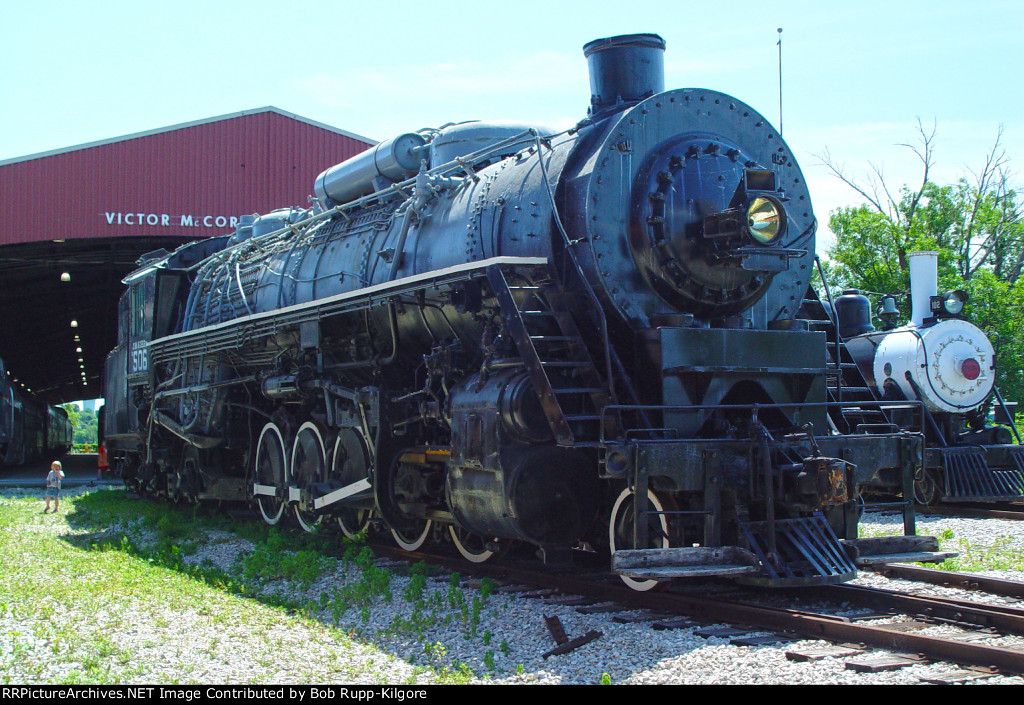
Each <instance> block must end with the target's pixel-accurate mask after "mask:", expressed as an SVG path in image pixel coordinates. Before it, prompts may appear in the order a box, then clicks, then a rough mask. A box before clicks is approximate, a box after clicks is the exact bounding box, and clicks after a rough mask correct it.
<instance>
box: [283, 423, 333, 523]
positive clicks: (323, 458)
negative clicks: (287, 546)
mask: <svg viewBox="0 0 1024 705" xmlns="http://www.w3.org/2000/svg"><path fill="white" fill-rule="evenodd" d="M310 432H312V434H313V437H314V438H315V439H316V444H315V445H314V452H317V453H319V459H320V468H321V470H324V469H326V467H327V454H326V451H325V450H324V438H323V436H321V435H320V429H318V428H317V427H316V424H314V423H312V422H310V421H307V422H306V423H304V424H302V425H301V426H299V431H298V433H296V434H295V441H294V442H293V443H292V458H291V463H289V465H288V471H289V477H288V479H289V481H291V479H292V477H291V475H292V473H293V472H294V470H295V466H296V465H295V464H296V459H297V456H298V454H299V449H300V448H301V443H302V439H303V435H304V434H305V435H307V436H308V435H309V433H310ZM294 511H295V518H296V519H297V520H298V522H299V526H301V527H302V530H303V531H309V532H312V531H313V529H314V528H316V527H317V526H319V525H320V523H321V522H322V521H323V520H324V518H323V515H317V517H316V519H315V520H314V521H308V520H307V519H306V517H305V516H304V513H303V511H302V510H301V509H300V508H299V505H298V504H296V505H295V507H294Z"/></svg>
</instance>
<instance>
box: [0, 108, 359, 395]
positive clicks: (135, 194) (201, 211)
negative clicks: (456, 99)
mask: <svg viewBox="0 0 1024 705" xmlns="http://www.w3.org/2000/svg"><path fill="white" fill-rule="evenodd" d="M373 144H374V142H373V141H372V140H369V139H367V138H365V137H360V136H359V135H354V134H352V133H350V132H346V131H344V130H340V129H337V128H334V127H330V126H328V125H323V124H320V123H317V122H313V121H311V120H307V119H305V118H302V117H299V116H297V115H292V114H290V113H286V112H284V111H282V110H278V109H277V108H272V107H267V108H261V109H258V110H249V111H244V112H240V113H233V114H230V115H223V116H220V117H214V118H209V119H206V120H199V121H196V122H190V123H186V124H181V125H174V126H171V127H166V128H161V129H157V130H151V131H147V132H141V133H137V134H132V135H126V136H124V137H117V138H112V139H108V140H102V141H99V142H93V143H89V144H84V145H79V146H75V147H69V148H67V149H61V150H55V151H52V152H45V153H42V154H33V155H29V156H26V157H21V158H17V159H9V160H6V161H0V359H3V360H4V361H5V362H6V364H7V368H8V370H10V371H11V374H12V376H17V377H18V379H19V384H20V385H21V386H22V387H24V388H25V390H26V391H27V390H31V391H32V393H34V394H38V395H40V396H42V397H44V398H45V399H46V400H47V401H50V402H52V403H56V402H62V401H71V400H76V399H87V398H92V397H96V396H99V395H100V393H101V392H100V386H99V375H100V372H101V370H102V366H103V364H102V363H103V360H104V358H105V357H106V354H107V352H108V351H109V350H110V349H111V348H112V347H113V346H114V343H115V339H116V318H117V317H116V311H117V300H118V297H119V296H120V293H121V290H122V287H121V283H120V282H121V279H122V278H123V277H124V276H125V275H126V274H127V273H128V272H129V271H131V269H132V268H133V267H134V265H135V261H136V260H137V259H138V258H139V256H140V255H142V254H144V253H146V252H150V251H152V250H155V249H159V248H166V249H168V250H170V249H173V248H174V247H177V246H178V245H180V244H182V243H183V242H186V241H188V240H195V239H201V238H206V237H211V236H214V235H221V234H224V233H226V232H231V231H232V230H234V223H235V222H236V221H237V218H238V217H239V216H241V215H244V214H251V213H266V212H269V211H271V210H274V209H276V208H281V207H287V206H299V207H306V206H307V205H308V204H309V197H310V195H311V194H312V192H313V181H314V179H315V178H316V176H317V175H318V174H319V173H320V172H321V171H323V170H324V169H326V168H328V167H330V166H332V165H334V164H337V163H339V162H342V161H344V160H345V159H348V158H349V157H351V156H354V155H355V154H358V153H359V152H362V151H363V150H365V149H366V148H367V147H370V146H372V145H373ZM72 321H74V322H75V323H76V324H77V325H76V326H75V327H72ZM79 348H80V349H81V352H78V350H79Z"/></svg>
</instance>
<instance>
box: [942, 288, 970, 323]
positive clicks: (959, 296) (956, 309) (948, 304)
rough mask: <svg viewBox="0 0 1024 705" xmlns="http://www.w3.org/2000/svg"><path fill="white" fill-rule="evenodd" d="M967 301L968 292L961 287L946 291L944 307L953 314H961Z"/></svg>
mask: <svg viewBox="0 0 1024 705" xmlns="http://www.w3.org/2000/svg"><path fill="white" fill-rule="evenodd" d="M966 303H967V292H966V291H962V290H960V289H956V290H954V291H949V292H946V296H945V299H944V300H943V302H942V307H943V308H944V309H945V310H946V313H948V314H949V315H951V316H959V315H960V313H961V312H962V311H963V310H964V304H966Z"/></svg>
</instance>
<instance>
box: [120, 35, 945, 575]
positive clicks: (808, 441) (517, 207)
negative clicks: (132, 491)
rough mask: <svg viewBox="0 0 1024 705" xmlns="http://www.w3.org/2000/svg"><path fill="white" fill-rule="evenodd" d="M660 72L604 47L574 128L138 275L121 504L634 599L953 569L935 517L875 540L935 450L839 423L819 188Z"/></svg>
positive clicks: (287, 218) (492, 150) (284, 216)
mask: <svg viewBox="0 0 1024 705" xmlns="http://www.w3.org/2000/svg"><path fill="white" fill-rule="evenodd" d="M664 47H665V44H664V41H663V40H662V39H661V38H660V37H658V36H657V35H652V34H642V35H629V36H623V37H613V38H609V39H601V40H597V41H594V42H590V43H588V44H587V45H586V46H585V47H584V53H585V55H586V57H587V59H588V62H589V65H590V70H591V93H592V100H591V103H592V104H591V108H590V110H589V115H588V117H587V118H586V119H584V120H583V121H581V122H580V123H579V124H578V125H576V126H575V127H573V128H572V129H569V130H567V131H564V132H560V133H552V132H550V131H547V130H543V129H541V128H538V127H535V126H529V125H516V124H507V123H483V122H465V123H458V124H450V125H446V126H444V127H442V128H439V129H436V130H421V131H419V132H415V133H409V134H404V135H401V136H399V137H396V138H394V139H391V140H388V141H386V142H382V143H380V144H378V145H377V146H376V147H374V148H373V149H371V150H369V151H368V152H365V153H363V154H361V155H359V156H357V157H354V158H352V159H350V160H348V161H346V162H344V163H342V164H339V165H337V166H335V167H333V168H331V169H328V170H327V171H325V172H324V173H322V174H321V175H320V176H319V177H318V178H317V180H316V183H315V192H316V205H315V207H314V208H312V209H309V210H285V211H277V212H274V213H271V214H269V215H267V216H263V217H260V218H257V219H255V220H252V221H250V222H246V223H245V224H243V225H242V226H240V227H239V229H238V230H237V231H236V232H235V233H234V234H233V235H231V236H224V237H220V238H214V239H211V240H206V241H203V242H198V243H194V244H191V245H187V246H185V247H182V248H180V249H179V250H177V251H176V252H174V253H166V252H160V253H154V254H153V255H152V256H150V257H148V258H144V260H142V261H140V269H139V270H137V271H136V272H135V273H133V274H132V275H130V276H129V277H128V278H127V279H126V280H125V283H126V285H127V287H128V289H127V292H126V294H125V296H124V297H123V299H122V302H121V314H120V315H121V325H120V340H119V344H118V346H117V348H116V349H115V350H114V351H113V352H112V353H111V355H110V357H109V359H108V362H107V375H106V411H107V414H106V421H105V426H106V428H105V437H106V441H107V444H108V450H109V453H110V455H111V459H112V462H113V463H114V464H116V465H117V466H118V468H119V470H120V472H121V474H122V475H123V476H124V477H125V478H126V479H128V481H129V482H130V483H131V484H132V486H134V487H136V488H138V489H139V490H140V491H143V492H147V493H151V494H154V495H157V496H163V497H168V498H171V499H180V500H190V501H192V500H199V499H205V498H218V499H226V500H244V501H251V502H253V503H254V504H255V505H256V507H258V509H259V511H260V513H261V514H262V516H263V518H264V519H265V520H266V521H267V522H269V523H272V524H273V523H276V522H278V521H280V520H281V519H282V517H284V516H285V514H286V513H288V514H289V515H290V514H294V516H295V519H296V520H297V521H298V523H299V524H300V525H301V526H302V527H304V528H306V529H309V530H312V529H314V528H315V527H318V526H321V525H324V524H327V523H329V524H331V525H336V526H337V527H338V528H339V529H340V531H342V532H343V533H344V534H346V535H349V536H352V535H355V534H357V533H358V532H361V531H363V530H365V529H367V527H370V528H373V529H376V528H381V527H383V528H384V529H385V530H387V531H390V533H391V535H392V536H393V537H394V540H395V541H396V542H397V543H398V544H399V545H400V546H402V547H404V548H406V549H408V550H416V549H418V548H420V547H421V546H423V545H424V544H425V543H426V542H427V541H428V540H431V539H440V538H444V539H445V540H448V541H450V542H452V543H453V544H454V546H455V547H456V548H457V549H458V551H459V552H460V553H461V554H462V555H463V556H465V557H466V558H467V559H468V560H471V561H484V560H487V559H489V558H491V557H493V556H495V555H497V554H499V553H501V552H503V551H504V550H505V549H507V548H509V547H510V546H512V545H513V544H517V545H520V546H523V545H527V546H532V547H535V549H536V553H537V554H538V555H539V556H540V557H541V558H542V559H543V560H544V561H545V562H549V563H565V562H568V561H570V560H571V559H572V557H573V555H574V551H577V550H594V551H608V552H609V553H611V554H612V558H613V560H612V568H613V570H614V571H615V572H617V573H618V574H620V575H621V576H622V577H623V579H624V580H626V582H627V583H629V584H630V585H631V586H633V587H634V588H636V589H647V588H650V587H652V586H653V585H655V584H656V583H657V582H658V581H662V580H668V579H672V578H676V577H685V576H700V575H724V576H734V577H736V578H737V579H741V580H746V581H751V582H755V583H759V584H768V585H799V584H817V583H826V582H837V581H842V580H845V579H848V578H850V577H852V576H853V575H855V574H856V568H857V566H858V565H866V564H871V563H884V562H887V561H890V560H908V559H913V560H939V559H941V558H942V557H943V555H944V554H939V553H938V552H937V543H936V541H935V540H934V539H933V538H932V537H916V536H913V534H914V515H913V506H912V502H910V501H909V500H908V501H903V502H900V503H899V506H901V507H902V509H903V511H904V519H905V521H904V525H905V529H906V533H907V534H909V535H907V536H904V537H896V538H889V539H881V540H879V539H858V538H857V525H858V521H859V516H860V513H861V511H862V509H863V494H862V493H863V490H864V489H865V488H867V487H869V486H870V487H878V488H886V487H888V488H893V489H895V490H896V491H898V492H902V493H903V496H905V497H909V496H910V492H911V488H912V482H913V477H914V474H915V472H918V471H919V470H920V469H921V466H922V457H923V454H924V450H925V448H924V439H923V437H922V435H921V434H920V433H908V432H905V431H900V430H895V429H892V428H890V427H888V426H879V427H874V428H871V429H869V431H870V432H865V430H864V429H860V430H858V431H857V432H853V430H852V422H851V419H852V418H854V417H855V416H856V415H858V414H861V415H863V414H867V413H869V411H872V410H876V409H877V407H878V403H877V402H871V401H863V402H856V403H855V404H852V405H851V404H850V403H847V402H843V401H842V400H838V399H836V389H837V385H838V381H837V379H836V378H837V375H838V374H839V371H840V360H839V359H838V358H836V357H835V355H834V351H833V347H832V346H830V344H829V338H830V336H831V337H832V338H835V333H834V330H832V329H833V328H834V326H832V325H831V323H830V321H829V320H828V319H826V320H824V321H823V320H822V319H821V316H820V315H817V314H815V313H813V312H811V311H812V310H813V311H817V312H820V311H821V310H822V306H821V302H820V301H819V300H818V297H817V296H816V295H815V292H814V290H813V289H812V288H811V287H810V286H809V283H810V279H811V273H812V267H813V266H814V262H815V256H814V235H815V218H814V215H813V212H812V209H811V203H810V198H809V195H808V191H807V187H806V183H805V181H804V178H803V176H802V174H801V172H800V168H799V167H798V165H797V163H796V160H795V159H794V158H793V155H792V153H791V152H790V150H789V148H788V147H787V146H786V144H785V143H784V142H783V141H782V139H781V136H780V135H779V133H778V132H776V131H775V130H774V129H773V128H772V127H771V126H770V125H769V124H768V122H767V121H766V120H765V119H764V117H762V116H761V115H759V114H758V113H757V112H756V111H754V110H753V109H751V108H750V107H748V106H747V105H745V104H743V103H741V102H740V101H738V100H736V99H735V98H732V97H730V96H727V95H724V94H721V93H717V92H714V91H709V90H700V89H681V90H670V91H665V90H664V85H663V83H664V78H663V63H662V57H663V51H664ZM809 312H811V313H809ZM816 328H818V329H821V330H815V329H816ZM826 329H828V330H826ZM830 331H831V333H830ZM901 403H902V405H904V406H907V407H915V406H916V405H918V402H916V401H903V402H901ZM901 403H898V402H889V406H890V407H894V406H900V404H901Z"/></svg>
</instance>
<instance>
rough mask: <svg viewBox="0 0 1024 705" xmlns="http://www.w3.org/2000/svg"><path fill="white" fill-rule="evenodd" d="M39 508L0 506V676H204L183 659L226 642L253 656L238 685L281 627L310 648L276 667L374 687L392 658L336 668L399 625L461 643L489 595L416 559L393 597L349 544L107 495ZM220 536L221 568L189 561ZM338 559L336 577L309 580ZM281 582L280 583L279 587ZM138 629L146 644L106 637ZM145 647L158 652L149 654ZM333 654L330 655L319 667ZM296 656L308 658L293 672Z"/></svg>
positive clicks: (439, 657) (431, 664)
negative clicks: (48, 510) (228, 555)
mask: <svg viewBox="0 0 1024 705" xmlns="http://www.w3.org/2000/svg"><path fill="white" fill-rule="evenodd" d="M42 506H43V505H42V503H41V502H40V501H38V500H32V499H5V498H0V562H2V565H3V566H4V580H2V581H0V683H4V682H13V683H25V682H30V683H90V684H113V683H133V682H145V683H153V682H157V683H194V682H208V681H204V680H203V679H204V678H208V676H205V675H204V672H203V669H202V667H198V666H196V665H195V663H194V662H193V661H190V660H189V659H190V658H192V657H190V656H189V652H190V651H191V652H195V651H198V652H200V653H201V654H203V658H204V659H207V660H216V659H218V658H220V656H221V655H222V654H224V653H231V652H233V651H237V650H239V649H245V650H248V651H254V653H255V654H256V655H255V656H253V657H252V663H251V664H250V670H248V671H246V673H245V675H244V682H253V683H255V682H277V679H278V678H279V677H280V675H279V674H280V668H281V661H282V654H281V653H280V648H281V647H280V644H279V643H278V637H277V636H276V635H277V633H278V632H280V631H281V630H282V629H284V630H295V631H298V632H301V633H305V634H307V635H308V636H307V638H308V639H310V640H311V642H313V644H307V645H301V644H300V645H299V646H298V647H297V648H298V649H299V653H300V654H301V655H297V656H293V657H290V658H289V662H291V663H297V664H303V665H302V668H303V669H306V670H305V678H302V679H300V681H299V682H303V681H305V682H311V681H312V682H325V681H329V680H335V681H339V680H341V681H352V680H356V679H359V680H361V681H363V682H366V681H369V682H386V681H384V680H383V679H386V678H387V677H388V676H386V675H385V674H386V673H387V670H386V663H387V661H388V660H389V659H390V658H392V657H390V656H389V655H388V654H387V653H386V652H384V651H381V652H380V656H379V657H374V659H373V663H374V665H373V666H372V667H371V666H365V665H364V666H356V667H353V666H346V665H344V658H343V655H344V654H345V653H347V652H349V651H352V650H353V649H357V648H365V647H369V648H371V649H378V646H377V645H378V644H380V640H381V639H382V638H385V637H387V636H389V635H391V634H395V633H399V632H401V633H402V634H405V635H408V636H412V637H414V638H418V639H420V640H421V642H422V643H424V644H428V643H429V644H431V645H433V644H434V642H431V641H429V640H430V638H431V631H432V630H434V629H435V628H437V627H443V626H446V625H448V624H451V623H452V620H453V619H454V620H455V621H456V623H458V624H459V627H460V629H462V631H463V632H464V634H465V635H466V638H479V637H478V636H477V635H476V627H477V624H478V623H479V620H480V613H481V610H482V609H484V605H485V604H486V598H487V595H488V594H489V593H490V591H491V590H493V585H488V586H487V587H486V588H483V586H482V590H481V595H479V596H474V597H471V598H469V599H467V598H466V597H465V595H464V593H463V592H462V590H461V589H459V587H458V586H459V577H458V575H457V574H456V575H453V576H452V580H451V581H450V583H449V585H447V586H444V587H435V588H433V589H430V588H429V587H428V582H427V577H428V575H429V573H430V570H431V569H430V568H429V567H427V566H426V565H424V564H418V565H416V566H412V567H411V568H409V569H408V571H400V572H399V574H400V577H401V578H402V579H403V581H404V588H403V589H400V590H397V591H396V590H394V589H393V584H394V581H395V580H396V579H397V577H396V574H395V573H393V572H392V571H388V570H385V569H383V568H380V567H378V566H376V565H375V564H374V562H373V554H372V552H370V550H369V548H367V547H365V546H363V545H361V544H358V543H350V542H346V541H342V540H340V539H338V538H332V537H326V536H323V535H315V534H303V533H301V532H286V531H282V530H280V529H278V528H276V527H268V526H266V525H264V524H262V523H257V522H235V521H231V520H229V519H227V518H225V517H224V516H215V515H209V514H207V513H206V512H205V510H203V509H201V508H181V507H172V506H166V505H161V504H157V503H153V502H148V501H143V500H138V499H133V498H128V497H126V496H125V495H124V493H122V492H118V491H113V490H101V491H95V492H92V493H90V494H86V495H82V496H78V497H73V496H67V497H65V498H62V500H61V511H60V513H59V514H56V515H55V514H45V515H44V514H42V513H41V508H42ZM222 532H228V533H229V534H230V535H231V536H235V537H238V538H241V539H245V540H247V541H249V542H251V543H252V546H253V547H252V550H251V551H249V552H247V553H244V554H243V555H241V556H240V557H239V559H238V560H237V561H236V562H235V563H234V564H232V565H231V566H229V567H227V568H223V567H222V568H218V567H216V566H214V565H213V564H212V563H205V564H204V563H197V562H196V561H195V560H194V559H190V557H194V556H195V554H196V552H197V551H198V550H199V549H200V548H201V547H203V546H206V545H210V544H212V543H216V542H217V541H223V540H225V539H223V538H220V537H222V536H223V533H222ZM345 565H347V566H348V569H347V570H345V571H343V573H342V574H343V575H345V576H349V577H348V578H346V579H345V580H344V581H342V582H338V583H332V584H329V585H327V586H325V585H324V584H322V583H323V581H320V583H318V582H317V580H318V579H319V578H320V577H322V576H323V575H325V574H332V575H337V574H336V573H332V571H334V570H335V569H336V568H338V567H339V566H345ZM282 585H285V586H288V587H289V588H291V590H280V589H278V588H280V587H281V586H282ZM311 587H312V588H313V589H312V590H311ZM286 593H290V594H291V596H288V597H286V596H285V594H286ZM295 594H298V595H300V597H295V596H294V595H295ZM392 600H401V601H403V602H404V603H406V604H407V606H408V610H406V613H405V616H404V617H402V618H398V619H396V620H394V621H393V622H392V623H391V624H387V625H384V626H381V625H375V619H374V613H373V608H374V605H375V604H377V603H378V602H387V601H392ZM453 615H454V616H453ZM140 621H141V622H142V623H143V624H142V626H143V627H144V631H145V632H146V633H147V635H149V636H147V639H142V640H135V641H132V640H131V639H124V638H121V637H120V636H119V635H121V634H125V633H131V632H133V631H134V630H136V628H138V627H139V626H140ZM190 623H199V624H201V625H202V628H200V629H196V630H192V631H195V632H197V634H190V630H189V628H188V625H189V624H190ZM211 626H213V627H215V628H214V629H210V628H208V627H211ZM199 634H202V635H204V636H199ZM207 635H213V636H207ZM487 638H488V640H489V638H490V637H489V635H488V637H487ZM185 641H187V642H188V645H187V646H185V645H183V642H185ZM193 642H194V643H193ZM314 644H315V646H314ZM437 646H439V647H440V645H437ZM311 649H312V651H311ZM157 650H161V651H164V652H168V653H170V654H171V655H170V656H169V657H168V658H167V659H164V658H163V657H160V658H157V657H155V656H154V654H155V653H156V651H157ZM332 651H334V652H336V653H337V654H338V655H339V656H338V657H337V658H333V659H332V658H330V653H331V652H332ZM151 652H152V653H151ZM310 653H313V654H316V655H318V656H322V658H317V659H315V660H316V663H307V662H308V661H309V660H310V658H309V657H310ZM502 655H503V656H507V649H502ZM500 660H503V659H500V658H498V657H496V655H495V654H494V653H491V654H490V657H489V658H486V663H481V664H479V666H478V668H477V670H478V671H479V672H480V675H487V674H488V673H491V672H495V671H497V670H498V669H499V668H500V664H499V663H498V661H500ZM164 661H166V663H165V662H164ZM200 661H202V659H200ZM420 661H421V663H417V664H415V669H414V671H413V673H414V675H413V676H412V680H416V681H417V682H442V683H465V682H468V681H469V680H471V679H472V678H474V677H477V675H478V674H477V673H475V672H474V671H473V669H472V668H470V666H469V665H467V664H465V663H460V662H458V661H455V660H452V659H450V658H448V657H447V652H446V651H445V650H444V649H443V647H440V648H435V649H432V650H429V651H426V652H425V653H424V658H423V659H421V660H420ZM353 668H355V670H354V671H353V670H352V669H353ZM360 669H362V670H360ZM240 678H241V677H240ZM221 681H222V678H220V677H213V682H221Z"/></svg>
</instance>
